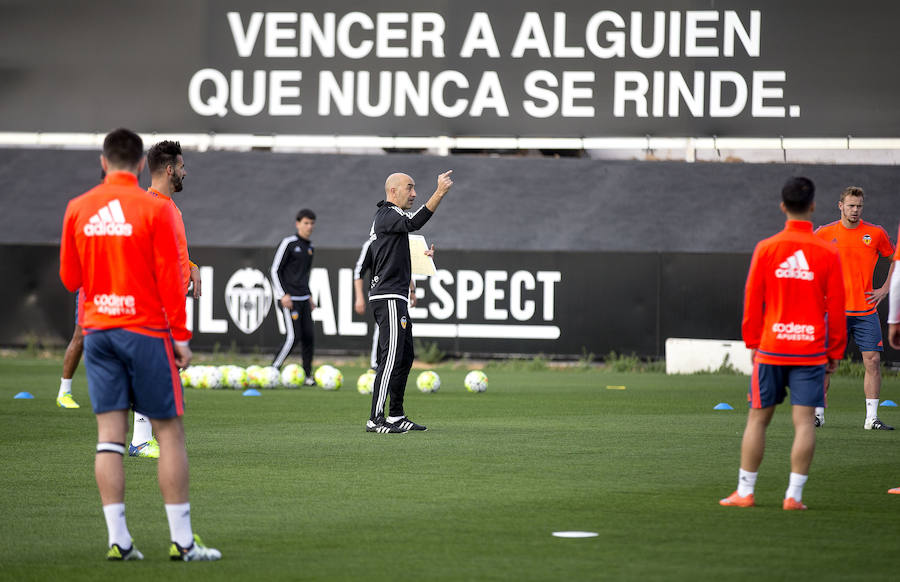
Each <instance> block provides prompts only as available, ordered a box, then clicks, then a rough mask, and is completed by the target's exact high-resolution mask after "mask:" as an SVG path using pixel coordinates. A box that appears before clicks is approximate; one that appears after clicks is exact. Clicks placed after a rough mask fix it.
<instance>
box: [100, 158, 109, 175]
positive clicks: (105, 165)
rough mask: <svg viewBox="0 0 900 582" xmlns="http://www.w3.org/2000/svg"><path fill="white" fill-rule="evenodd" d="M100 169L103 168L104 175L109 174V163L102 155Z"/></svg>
mask: <svg viewBox="0 0 900 582" xmlns="http://www.w3.org/2000/svg"><path fill="white" fill-rule="evenodd" d="M100 167H101V168H103V173H104V174H108V173H109V162H107V161H106V158H105V157H104V156H103V154H100Z"/></svg>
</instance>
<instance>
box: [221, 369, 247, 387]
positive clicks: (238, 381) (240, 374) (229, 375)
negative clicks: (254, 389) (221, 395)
mask: <svg viewBox="0 0 900 582" xmlns="http://www.w3.org/2000/svg"><path fill="white" fill-rule="evenodd" d="M224 368H225V372H224V373H223V374H222V384H223V385H224V386H225V387H226V388H234V389H235V390H243V389H244V388H247V387H248V386H250V378H249V377H248V376H247V370H245V369H243V368H241V367H240V366H224Z"/></svg>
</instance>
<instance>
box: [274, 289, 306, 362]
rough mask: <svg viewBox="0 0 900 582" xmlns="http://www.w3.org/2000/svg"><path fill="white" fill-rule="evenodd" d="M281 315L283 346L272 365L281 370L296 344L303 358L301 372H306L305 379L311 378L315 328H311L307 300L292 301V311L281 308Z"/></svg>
mask: <svg viewBox="0 0 900 582" xmlns="http://www.w3.org/2000/svg"><path fill="white" fill-rule="evenodd" d="M281 313H282V314H283V315H284V321H285V326H284V327H285V335H284V345H283V346H281V350H280V351H279V352H278V354H276V355H275V359H274V360H273V361H272V365H273V366H275V367H276V368H279V369H281V366H282V365H283V364H284V360H285V359H287V357H288V356H289V355H291V352H292V351H294V347H296V345H297V342H298V341H299V342H300V345H301V348H300V349H301V355H302V357H303V371H304V372H306V377H307V378H312V359H313V349H314V348H315V334H314V331H315V328H314V327H313V320H312V310H311V309H310V308H309V300H297V301H294V308H293V310H291V309H288V308H287V307H284V306H282V307H281Z"/></svg>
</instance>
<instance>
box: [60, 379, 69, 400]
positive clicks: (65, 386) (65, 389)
mask: <svg viewBox="0 0 900 582" xmlns="http://www.w3.org/2000/svg"><path fill="white" fill-rule="evenodd" d="M71 393H72V379H71V378H60V379H59V396H63V395H65V394H71Z"/></svg>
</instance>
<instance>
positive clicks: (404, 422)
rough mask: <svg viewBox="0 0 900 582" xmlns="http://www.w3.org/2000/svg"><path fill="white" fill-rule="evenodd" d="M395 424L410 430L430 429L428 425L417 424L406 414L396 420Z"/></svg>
mask: <svg viewBox="0 0 900 582" xmlns="http://www.w3.org/2000/svg"><path fill="white" fill-rule="evenodd" d="M393 424H394V426H399V427H400V428H402V429H406V430H409V431H413V430H418V431H425V430H428V427H426V426H424V425H421V424H416V423H414V422H413V421H411V420H410V419H409V417H408V416H404V417H403V418H401V419H399V420H396V421H394V423H393Z"/></svg>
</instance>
